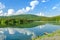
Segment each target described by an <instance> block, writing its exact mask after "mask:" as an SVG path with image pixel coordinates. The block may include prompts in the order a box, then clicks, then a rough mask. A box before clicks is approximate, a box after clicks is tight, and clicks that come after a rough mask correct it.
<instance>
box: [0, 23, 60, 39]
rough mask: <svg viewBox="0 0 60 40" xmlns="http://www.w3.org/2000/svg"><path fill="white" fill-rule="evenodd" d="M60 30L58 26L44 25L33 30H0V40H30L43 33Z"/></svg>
mask: <svg viewBox="0 0 60 40" xmlns="http://www.w3.org/2000/svg"><path fill="white" fill-rule="evenodd" d="M56 30H60V25H52V24H45V25H39V26H36V27H33V28H0V40H31V38H34V37H36V36H42V35H44V32H48V33H52V32H54V31H56Z"/></svg>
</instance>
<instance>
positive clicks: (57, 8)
mask: <svg viewBox="0 0 60 40" xmlns="http://www.w3.org/2000/svg"><path fill="white" fill-rule="evenodd" d="M19 14H35V15H39V16H57V15H60V0H0V16H6V15H8V16H10V15H19Z"/></svg>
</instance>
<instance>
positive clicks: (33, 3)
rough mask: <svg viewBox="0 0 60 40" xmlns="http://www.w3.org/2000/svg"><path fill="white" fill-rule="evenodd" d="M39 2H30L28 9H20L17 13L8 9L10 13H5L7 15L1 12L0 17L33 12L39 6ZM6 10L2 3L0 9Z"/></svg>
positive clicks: (35, 0) (34, 0)
mask: <svg viewBox="0 0 60 40" xmlns="http://www.w3.org/2000/svg"><path fill="white" fill-rule="evenodd" d="M38 3H39V1H37V0H33V1H31V2H30V4H29V5H30V6H27V7H26V8H22V9H19V10H17V11H16V12H15V10H14V9H8V12H5V13H2V11H0V14H1V15H0V16H11V15H19V14H25V13H27V12H29V11H31V10H33V9H34V8H35V6H36V5H38ZM3 8H5V5H3V4H2V3H1V2H0V9H3Z"/></svg>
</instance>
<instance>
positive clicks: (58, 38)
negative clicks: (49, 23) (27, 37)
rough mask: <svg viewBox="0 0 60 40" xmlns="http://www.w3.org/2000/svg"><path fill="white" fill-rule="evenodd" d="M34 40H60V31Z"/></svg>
mask: <svg viewBox="0 0 60 40" xmlns="http://www.w3.org/2000/svg"><path fill="white" fill-rule="evenodd" d="M32 40H60V30H59V31H56V32H53V33H49V34H47V35H43V36H39V37H37V38H33V39H32Z"/></svg>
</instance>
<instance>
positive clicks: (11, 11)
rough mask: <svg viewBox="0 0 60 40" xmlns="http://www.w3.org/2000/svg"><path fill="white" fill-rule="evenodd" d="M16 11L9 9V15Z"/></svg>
mask: <svg viewBox="0 0 60 40" xmlns="http://www.w3.org/2000/svg"><path fill="white" fill-rule="evenodd" d="M14 12H15V11H14V9H9V10H8V13H7V15H8V16H9V15H12V14H14Z"/></svg>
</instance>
